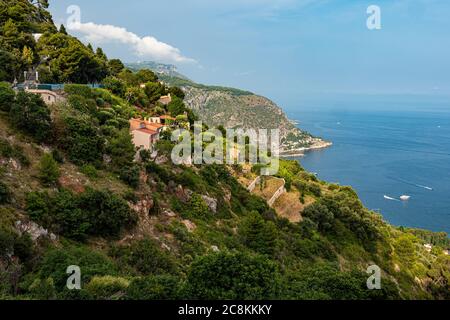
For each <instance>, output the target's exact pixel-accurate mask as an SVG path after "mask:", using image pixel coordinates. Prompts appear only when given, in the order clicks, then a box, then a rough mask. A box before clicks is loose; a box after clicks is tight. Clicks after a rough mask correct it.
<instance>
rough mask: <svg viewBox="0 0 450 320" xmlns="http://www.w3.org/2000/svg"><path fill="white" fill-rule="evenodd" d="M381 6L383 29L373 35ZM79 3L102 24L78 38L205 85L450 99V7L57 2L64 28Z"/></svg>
mask: <svg viewBox="0 0 450 320" xmlns="http://www.w3.org/2000/svg"><path fill="white" fill-rule="evenodd" d="M372 4H375V5H378V6H379V7H380V8H381V18H382V20H381V21H382V29H381V30H372V31H371V30H368V29H367V27H366V19H367V17H368V15H367V13H366V9H367V7H368V6H369V5H372ZM70 5H78V6H79V7H80V8H81V22H82V23H89V22H92V25H89V26H88V25H86V28H85V29H83V30H84V33H83V32H81V31H72V32H71V33H74V34H76V35H79V36H82V37H85V39H86V37H90V38H89V39H91V40H92V42H94V43H93V44H94V46H95V45H100V46H101V47H102V48H104V50H105V52H106V53H107V55H108V56H109V57H111V58H120V59H122V60H123V61H140V60H155V57H157V59H158V60H160V61H163V62H175V64H176V65H177V66H178V68H179V70H180V71H181V72H182V73H184V74H186V75H187V76H189V77H190V78H191V79H193V80H195V81H197V82H202V83H206V84H219V85H227V86H233V87H238V88H242V89H246V90H250V91H253V92H256V93H258V94H262V95H265V96H267V97H269V98H272V99H273V100H274V101H276V102H277V103H279V104H281V105H288V106H293V105H295V102H296V101H297V100H298V99H300V98H301V97H303V96H307V95H320V94H336V93H339V94H340V93H345V94H348V93H351V94H418V93H419V94H433V95H439V94H450V41H449V40H450V37H449V36H450V19H449V18H448V17H449V16H450V1H448V0H371V1H366V0H297V1H295V0H214V1H212V0H164V1H148V0H128V1H123V0H96V1H91V0H89V1H88V0H58V1H56V0H50V11H51V12H52V13H53V16H54V20H55V22H56V23H58V24H59V23H65V22H66V19H67V17H68V15H67V14H66V9H67V7H68V6H70ZM99 25H100V26H101V25H109V26H110V27H111V28H109V29H104V28H100V29H99V28H97V27H98V26H99ZM112 26H116V27H121V28H125V29H126V30H123V29H122V30H121V36H119V35H117V34H115V32H116V31H117V30H116V29H115V28H112ZM96 28H97V29H96ZM105 31H107V32H105ZM91 32H94V33H95V32H97V33H96V34H94V35H92V34H90V33H91ZM104 34H107V35H104ZM128 34H132V35H133V37H132V38H136V39H135V41H134V40H133V42H127V41H126V40H123V36H124V35H125V36H127V35H128ZM146 36H147V37H151V38H147V39H146V40H145V39H144V37H146ZM121 37H122V38H121ZM121 39H122V40H121ZM156 39H157V40H156ZM152 46H155V47H152ZM177 49H178V50H177ZM194 60H195V61H194Z"/></svg>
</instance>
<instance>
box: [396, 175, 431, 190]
mask: <svg viewBox="0 0 450 320" xmlns="http://www.w3.org/2000/svg"><path fill="white" fill-rule="evenodd" d="M389 179H391V180H394V181H398V182H402V183H404V184H407V185H410V186H413V187H417V188H422V189H426V190H429V191H433V188H432V187H428V186H424V185H421V184H417V183H413V182H409V181H406V180H403V179H400V178H392V177H389Z"/></svg>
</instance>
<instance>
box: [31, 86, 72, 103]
mask: <svg viewBox="0 0 450 320" xmlns="http://www.w3.org/2000/svg"><path fill="white" fill-rule="evenodd" d="M25 91H26V92H29V93H33V94H37V95H39V96H41V98H42V100H44V102H45V103H46V104H47V105H52V104H55V103H58V102H61V101H64V97H63V96H61V95H59V94H58V93H56V92H54V91H50V90H40V89H26V90H25Z"/></svg>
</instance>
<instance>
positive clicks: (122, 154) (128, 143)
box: [106, 129, 136, 170]
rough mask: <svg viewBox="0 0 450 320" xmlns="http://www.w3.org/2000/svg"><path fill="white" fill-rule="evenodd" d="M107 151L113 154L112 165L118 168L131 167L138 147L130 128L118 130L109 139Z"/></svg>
mask: <svg viewBox="0 0 450 320" xmlns="http://www.w3.org/2000/svg"><path fill="white" fill-rule="evenodd" d="M106 151H107V153H108V154H109V155H110V156H111V166H112V168H113V169H115V170H118V169H122V168H123V167H130V166H131V165H132V163H133V159H134V156H135V155H136V148H135V147H134V144H133V142H132V137H131V135H130V133H129V130H128V129H123V130H121V131H117V133H116V135H115V136H114V137H113V138H111V139H110V140H109V144H108V147H107V150H106Z"/></svg>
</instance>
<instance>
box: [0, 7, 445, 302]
mask: <svg viewBox="0 0 450 320" xmlns="http://www.w3.org/2000/svg"><path fill="white" fill-rule="evenodd" d="M13 2H14V4H15V5H16V7H15V10H12V11H8V10H7V8H6V7H7V5H6V4H5V3H4V2H0V13H1V15H2V18H3V15H5V14H6V13H5V12H6V11H7V12H8V14H10V16H11V17H10V18H8V19H6V20H5V19H1V20H0V21H2V25H1V26H0V27H2V28H0V42H1V43H4V42H5V41H7V40H8V33H6V34H5V32H4V28H3V27H4V24H5V23H4V21H9V22H8V25H9V26H10V27H11V28H12V29H17V30H20V32H19V34H22V35H23V36H26V37H25V38H26V39H27V41H26V42H20V41H19V42H14V43H13V44H12V45H11V47H8V48H6V51H5V52H6V55H9V56H10V57H11V58H13V59H16V60H17V61H22V62H24V60H23V59H24V57H22V55H17V52H23V51H24V48H25V46H26V47H27V48H29V49H30V50H31V51H28V50H25V51H26V52H32V54H33V56H35V58H34V60H33V61H29V65H26V64H19V65H15V64H14V65H9V64H7V65H2V67H3V68H4V69H7V68H11V69H12V70H15V72H17V75H19V74H20V72H22V71H24V70H26V69H28V68H31V69H35V68H37V67H38V66H39V61H42V58H43V57H44V56H47V54H48V53H49V52H50V53H51V56H49V58H48V59H47V60H46V62H45V63H46V65H44V68H45V67H47V66H48V65H51V66H52V68H51V74H48V75H47V76H48V77H49V79H50V78H53V81H55V82H56V80H58V81H59V80H64V79H70V80H73V81H69V80H65V86H64V88H63V89H61V90H59V91H56V92H54V93H55V94H57V95H58V96H59V97H60V99H59V100H58V101H55V103H48V101H47V103H48V104H46V103H45V102H44V100H43V99H42V97H41V96H40V95H38V94H34V93H32V92H27V91H25V90H21V89H19V88H15V89H13V88H12V80H11V79H9V78H8V77H9V76H10V75H9V74H6V73H5V74H3V75H4V76H8V77H7V79H5V78H2V79H1V80H5V81H3V82H0V164H1V166H0V299H8V300H22V299H23V300H25V299H27V300H28V299H30V300H34V299H43V300H53V299H62V300H74V299H77V300H173V299H186V300H189V299H190V300H192V299H200V300H201V299H222V300H232V299H248V300H267V299H286V300H289V299H291V300H296V299H324V300H329V299H340V300H341V299H344V300H345V299H348V300H351V299H364V300H367V299H450V256H448V254H446V252H445V251H444V249H447V248H448V247H450V241H449V239H448V236H447V235H446V234H444V233H433V232H429V231H426V230H411V229H406V228H396V227H393V226H391V225H389V224H388V223H386V222H385V221H384V220H383V218H382V217H381V216H380V215H378V214H376V213H375V212H372V211H370V210H368V209H367V208H365V207H364V206H363V204H362V203H361V201H360V200H359V199H358V196H357V194H356V193H355V191H354V190H352V188H351V187H347V186H338V185H334V184H329V183H327V182H324V181H320V180H318V179H317V177H316V176H314V175H313V174H310V173H308V172H307V171H305V170H304V169H303V168H302V167H301V165H300V164H299V163H298V162H296V161H288V160H281V162H280V170H279V172H278V173H277V175H276V176H275V177H267V178H263V179H261V183H260V184H259V185H258V186H256V187H255V188H254V189H253V190H252V191H251V192H250V191H249V190H248V186H249V184H250V183H251V182H252V181H254V179H255V178H256V177H258V176H259V175H260V173H261V166H260V165H254V166H250V165H232V166H227V165H218V164H215V165H175V164H174V163H173V162H172V161H171V160H170V159H171V157H170V154H171V152H172V150H173V148H174V142H172V141H171V139H170V138H171V135H170V132H171V131H172V130H173V129H174V128H175V127H179V128H183V127H184V128H187V129H186V130H190V133H192V127H193V123H194V121H195V120H196V116H195V114H193V113H192V112H190V109H188V108H186V105H185V104H184V102H183V98H184V99H187V98H186V97H184V96H183V93H182V92H181V90H179V88H177V87H176V86H169V85H164V84H161V83H160V80H161V79H159V78H158V77H157V76H156V75H155V74H154V73H153V72H151V71H149V70H140V71H138V72H131V71H129V70H127V69H125V68H124V66H123V64H122V62H121V61H117V60H110V59H108V58H107V57H106V55H105V54H104V53H103V52H102V50H101V49H97V50H96V52H94V50H93V49H92V46H88V45H84V44H82V43H81V42H79V41H78V40H77V39H75V38H73V37H71V36H70V35H68V34H67V33H66V32H65V29H64V28H59V30H56V29H49V30H48V31H47V32H45V34H44V35H42V37H41V38H40V39H39V40H38V41H37V42H36V40H34V38H32V37H29V36H30V33H29V32H31V31H34V30H36V29H35V28H34V27H33V28H32V29H30V26H29V25H27V23H25V21H33V20H31V18H27V17H29V15H31V16H34V14H35V12H36V11H35V10H37V8H38V7H36V6H35V5H33V4H32V3H31V2H29V1H27V0H11V3H13ZM38 9H39V10H44V11H45V8H43V7H42V8H41V7H39V8H38ZM45 12H46V11H45ZM45 21H47V20H45ZM45 21H44V22H43V23H44V24H46V23H47V22H45ZM27 30H28V31H27ZM9 40H11V39H9ZM16 49H17V50H16ZM69 53H72V54H69ZM80 56H81V57H83V58H84V59H85V60H84V61H86V62H88V64H87V65H86V64H77V63H74V61H75V60H76V59H75V58H76V57H80ZM25 58H26V57H25ZM25 60H26V59H25ZM92 66H95V67H97V68H99V70H101V71H102V72H103V73H104V74H103V76H102V79H101V82H102V84H103V85H104V87H105V88H91V87H90V86H87V85H85V84H83V82H84V83H86V82H88V80H91V79H93V78H92V77H100V76H101V74H98V73H97V74H89V73H87V71H88V70H90V69H91V67H92ZM161 78H163V76H161ZM22 80H23V79H22ZM75 80H77V81H79V82H80V83H78V84H74V83H71V84H69V82H74V81H75ZM142 83H144V84H145V86H144V87H141V84H142ZM226 90H233V89H226ZM213 91H216V89H213ZM169 93H171V94H172V96H173V100H172V101H171V102H170V103H169V104H167V105H164V104H162V103H160V102H159V101H160V98H161V96H164V95H167V94H169ZM229 94H230V95H232V93H229ZM243 96H244V97H245V96H247V94H243ZM161 115H170V116H171V117H170V118H172V119H175V127H171V128H168V130H169V131H168V132H167V134H166V133H164V134H161V136H160V139H159V140H158V142H156V143H155V145H154V147H155V151H156V153H152V152H149V150H141V151H139V152H138V150H137V149H136V147H135V145H134V144H133V140H132V135H131V134H130V123H129V120H130V119H132V118H144V117H146V118H148V117H152V116H155V117H157V116H161ZM160 119H161V118H160ZM191 143H192V141H188V145H191ZM203 147H204V148H206V147H208V145H205V146H203ZM280 187H281V188H284V189H285V192H284V193H283V194H281V196H280V197H279V198H278V199H276V201H275V202H274V203H273V204H272V206H270V205H269V204H268V200H270V199H272V198H273V194H274V192H277V190H279V189H280ZM284 189H283V191H284ZM426 244H429V245H431V247H430V249H428V247H425V245H426ZM373 265H377V266H378V267H379V268H380V270H381V288H380V289H379V290H368V288H367V278H368V274H367V272H366V271H367V268H368V267H369V266H373ZM69 266H78V267H79V268H80V272H81V274H79V276H80V281H81V283H80V288H73V287H72V288H71V287H70V286H69V287H68V286H67V280H68V277H69V274H68V273H67V270H68V269H67V268H68V267H69ZM74 275H76V274H74ZM69 284H73V283H72V282H69Z"/></svg>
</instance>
